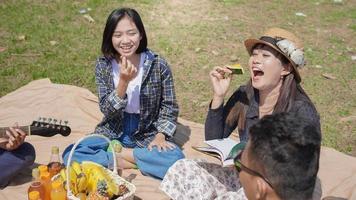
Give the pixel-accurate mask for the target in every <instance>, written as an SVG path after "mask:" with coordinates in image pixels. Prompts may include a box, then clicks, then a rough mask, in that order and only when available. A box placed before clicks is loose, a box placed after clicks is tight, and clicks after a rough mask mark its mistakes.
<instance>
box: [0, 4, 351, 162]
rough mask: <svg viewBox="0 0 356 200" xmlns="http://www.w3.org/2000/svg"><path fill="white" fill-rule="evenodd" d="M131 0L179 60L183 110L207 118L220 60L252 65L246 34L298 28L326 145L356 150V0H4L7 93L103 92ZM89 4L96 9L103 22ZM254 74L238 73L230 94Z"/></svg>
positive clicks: (0, 86) (1, 41)
mask: <svg viewBox="0 0 356 200" xmlns="http://www.w3.org/2000/svg"><path fill="white" fill-rule="evenodd" d="M122 6H126V7H134V8H136V9H137V10H138V11H139V13H140V14H141V17H142V18H143V21H144V24H145V28H146V31H147V34H148V43H149V44H148V45H149V48H151V49H153V50H154V51H156V52H158V53H160V54H161V55H163V56H164V57H165V58H166V59H167V60H168V62H169V63H170V64H171V68H172V70H173V73H174V80H175V86H176V92H177V96H178V103H179V106H180V117H182V118H185V119H188V120H191V121H195V122H199V123H203V122H204V118H205V116H206V112H207V107H208V104H209V102H210V98H211V95H212V92H211V89H210V82H209V77H208V73H209V71H210V70H211V69H212V67H214V66H216V65H224V64H232V63H236V62H238V63H241V64H242V66H243V67H245V71H247V70H246V67H247V60H248V55H247V52H246V50H245V49H244V46H243V41H244V39H246V38H249V37H257V36H259V35H260V34H261V33H263V32H264V30H266V29H267V28H269V27H274V26H276V27H281V28H285V29H288V30H291V31H292V32H295V33H296V34H297V35H298V36H300V37H301V38H302V39H303V41H304V45H305V53H306V57H307V66H306V67H305V68H304V69H302V70H301V75H302V79H303V82H302V85H303V87H304V88H305V90H306V91H307V93H308V94H309V95H310V97H311V98H312V100H313V102H314V103H315V105H316V107H317V109H318V111H319V113H320V116H321V123H322V132H323V145H325V146H329V147H333V148H336V149H337V150H339V151H343V152H346V153H350V154H352V155H354V156H356V126H355V124H356V122H355V121H356V91H355V88H356V81H355V79H356V67H355V62H356V61H353V60H352V58H351V57H352V56H356V40H355V38H356V2H355V1H352V0H344V1H343V2H342V3H334V1H333V0H298V1H293V0H285V1H283V0H271V1H259V0H200V1H191V0H165V1H164V0H141V1H140V0H129V1H124V0H116V1H114V0H87V1H85V0H71V1H64V0H62V1H61V0H32V1H29V0H27V1H26V0H0V96H4V95H6V94H7V93H9V92H11V91H13V90H16V89H17V88H19V87H21V86H23V85H25V84H27V83H28V82H30V81H32V80H36V79H41V78H46V77H49V78H50V79H51V80H52V82H55V83H63V84H72V85H76V86H80V87H85V88H88V89H90V90H91V91H92V92H94V93H96V89H95V82H94V63H95V59H96V57H98V56H99V55H100V46H101V39H102V32H103V29H104V25H105V22H106V18H107V16H108V15H109V14H110V12H111V11H112V10H113V9H114V8H117V7H122ZM82 8H91V10H90V11H89V12H88V13H87V14H89V15H90V16H91V17H92V18H93V19H94V20H95V21H94V22H89V20H87V19H86V18H85V17H84V15H83V14H80V13H79V10H80V9H82ZM298 12H299V13H302V14H304V16H298V15H296V13H298ZM323 75H324V76H323ZM325 75H326V76H327V77H330V76H331V77H332V78H333V79H327V78H325ZM248 77H249V74H248V73H246V74H244V75H242V76H238V77H235V78H234V80H233V84H232V87H231V88H230V92H229V94H228V96H229V95H230V94H231V93H232V92H233V91H234V90H235V89H236V88H237V87H238V86H239V85H240V84H243V83H245V82H246V81H247V80H248Z"/></svg>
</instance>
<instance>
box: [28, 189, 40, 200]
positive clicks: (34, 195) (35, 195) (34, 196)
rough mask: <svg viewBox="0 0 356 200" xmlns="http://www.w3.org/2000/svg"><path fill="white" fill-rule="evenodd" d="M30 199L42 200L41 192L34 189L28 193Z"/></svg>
mask: <svg viewBox="0 0 356 200" xmlns="http://www.w3.org/2000/svg"><path fill="white" fill-rule="evenodd" d="M28 199H29V200H42V199H41V197H40V193H39V192H38V191H32V192H30V193H29V194H28Z"/></svg>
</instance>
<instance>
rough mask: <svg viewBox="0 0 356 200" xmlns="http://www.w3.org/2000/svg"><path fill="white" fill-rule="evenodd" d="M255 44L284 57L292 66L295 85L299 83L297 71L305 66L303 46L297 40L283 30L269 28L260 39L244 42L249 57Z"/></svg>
mask: <svg viewBox="0 0 356 200" xmlns="http://www.w3.org/2000/svg"><path fill="white" fill-rule="evenodd" d="M256 44H265V45H268V46H270V47H272V48H273V49H275V50H276V51H278V52H279V53H281V54H282V55H283V56H284V57H286V58H287V59H288V60H289V62H290V63H291V64H292V66H293V73H294V77H295V79H296V81H297V83H300V81H301V77H300V74H299V71H298V69H299V68H300V67H303V66H304V65H305V60H304V51H303V44H302V42H301V40H300V39H299V38H297V37H296V36H295V35H294V34H293V33H291V32H289V31H286V30H284V29H281V28H271V29H268V30H267V31H266V33H264V34H263V36H262V37H260V39H247V40H245V47H246V49H247V51H248V53H249V54H250V55H251V54H252V49H253V48H254V46H255V45H256Z"/></svg>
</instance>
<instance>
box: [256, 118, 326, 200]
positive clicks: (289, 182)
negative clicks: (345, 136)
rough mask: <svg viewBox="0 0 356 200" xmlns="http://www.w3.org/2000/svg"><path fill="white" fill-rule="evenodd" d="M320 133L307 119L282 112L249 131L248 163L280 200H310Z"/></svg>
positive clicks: (316, 164) (263, 119)
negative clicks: (252, 165)
mask: <svg viewBox="0 0 356 200" xmlns="http://www.w3.org/2000/svg"><path fill="white" fill-rule="evenodd" d="M320 145H321V133H320V131H319V129H318V128H317V127H315V126H314V125H313V124H312V123H311V122H310V121H309V120H308V119H305V118H303V117H300V116H297V114H295V113H291V112H288V113H286V112H283V113H278V114H274V115H268V116H265V117H263V118H262V119H261V120H260V121H259V122H258V123H257V124H255V125H254V126H252V127H251V129H250V148H249V150H250V153H251V157H252V162H254V163H256V164H258V165H259V166H262V171H263V174H264V175H265V176H266V178H267V179H269V180H270V181H271V183H272V185H273V188H274V190H275V192H276V193H277V194H278V196H279V197H280V198H282V199H288V200H294V199H295V200H297V199H298V200H299V199H311V198H312V195H313V190H314V185H315V181H316V177H317V173H318V170H319V155H320Z"/></svg>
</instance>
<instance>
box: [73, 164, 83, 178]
mask: <svg viewBox="0 0 356 200" xmlns="http://www.w3.org/2000/svg"><path fill="white" fill-rule="evenodd" d="M71 166H72V167H73V169H74V171H75V173H76V174H77V176H79V174H81V173H82V167H81V166H80V164H79V163H78V162H77V161H72V164H71Z"/></svg>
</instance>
